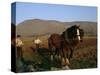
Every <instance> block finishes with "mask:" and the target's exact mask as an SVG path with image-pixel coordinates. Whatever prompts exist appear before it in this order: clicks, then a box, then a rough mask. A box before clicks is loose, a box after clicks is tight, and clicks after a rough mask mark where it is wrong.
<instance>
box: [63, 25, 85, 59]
mask: <svg viewBox="0 0 100 75" xmlns="http://www.w3.org/2000/svg"><path fill="white" fill-rule="evenodd" d="M61 36H62V37H63V38H64V39H65V41H67V43H68V45H69V47H70V50H71V51H70V56H69V59H70V58H72V56H73V51H74V49H75V48H76V47H77V45H78V44H79V43H80V42H82V41H83V37H84V30H83V29H81V28H80V26H78V25H73V26H72V27H70V28H68V29H66V30H65V31H64V32H63V33H62V35H61Z"/></svg>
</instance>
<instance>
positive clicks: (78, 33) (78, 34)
mask: <svg viewBox="0 0 100 75" xmlns="http://www.w3.org/2000/svg"><path fill="white" fill-rule="evenodd" d="M77 36H78V40H81V38H80V32H79V29H77Z"/></svg>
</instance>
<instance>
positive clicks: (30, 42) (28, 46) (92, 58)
mask: <svg viewBox="0 0 100 75" xmlns="http://www.w3.org/2000/svg"><path fill="white" fill-rule="evenodd" d="M47 37H48V36H41V37H40V40H42V43H41V48H42V49H41V51H40V53H41V55H40V54H38V53H37V52H36V49H35V48H36V47H35V44H34V40H35V37H23V38H22V41H23V43H24V45H23V57H24V60H25V61H35V62H37V63H42V68H44V71H48V70H50V59H49V57H50V56H49V54H48V53H46V51H45V50H48V41H47ZM43 49H44V50H43ZM42 50H43V51H42ZM47 52H48V51H47ZM69 67H70V69H86V68H96V67H97V38H96V37H84V39H83V42H81V43H80V44H79V45H78V47H77V48H76V49H75V50H74V54H73V58H72V59H71V60H70V65H69Z"/></svg>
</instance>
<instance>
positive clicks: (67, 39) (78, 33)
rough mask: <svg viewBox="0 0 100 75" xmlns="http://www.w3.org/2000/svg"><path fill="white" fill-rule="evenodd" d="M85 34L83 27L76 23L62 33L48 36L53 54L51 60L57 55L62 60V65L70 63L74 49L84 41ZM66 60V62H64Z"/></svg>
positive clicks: (51, 53)
mask: <svg viewBox="0 0 100 75" xmlns="http://www.w3.org/2000/svg"><path fill="white" fill-rule="evenodd" d="M83 36H84V31H83V29H80V27H79V26H77V25H74V26H71V27H70V28H68V29H66V30H65V31H64V32H63V33H62V34H61V35H60V34H57V33H53V34H52V35H51V36H50V37H49V38H48V46H49V49H50V50H51V51H50V55H51V60H54V59H55V58H56V56H58V58H59V59H60V60H61V62H60V63H61V64H62V65H68V64H70V63H69V60H70V58H72V55H73V51H74V50H73V49H74V48H75V47H76V46H77V45H78V43H79V42H82V39H83ZM63 62H65V63H63Z"/></svg>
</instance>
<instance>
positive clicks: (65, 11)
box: [12, 2, 97, 24]
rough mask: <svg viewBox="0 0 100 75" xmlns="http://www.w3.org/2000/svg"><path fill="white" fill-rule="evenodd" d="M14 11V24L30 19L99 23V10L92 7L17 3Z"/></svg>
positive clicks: (13, 7)
mask: <svg viewBox="0 0 100 75" xmlns="http://www.w3.org/2000/svg"><path fill="white" fill-rule="evenodd" d="M12 9H13V10H12V22H14V21H15V18H16V24H19V23H21V22H23V21H24V20H29V19H43V20H57V21H62V22H72V21H93V22H97V8H96V7H92V6H91V7H90V6H76V5H75V6H74V5H58V4H43V3H23V2H17V3H16V7H15V4H13V5H12ZM15 13H16V15H15Z"/></svg>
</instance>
